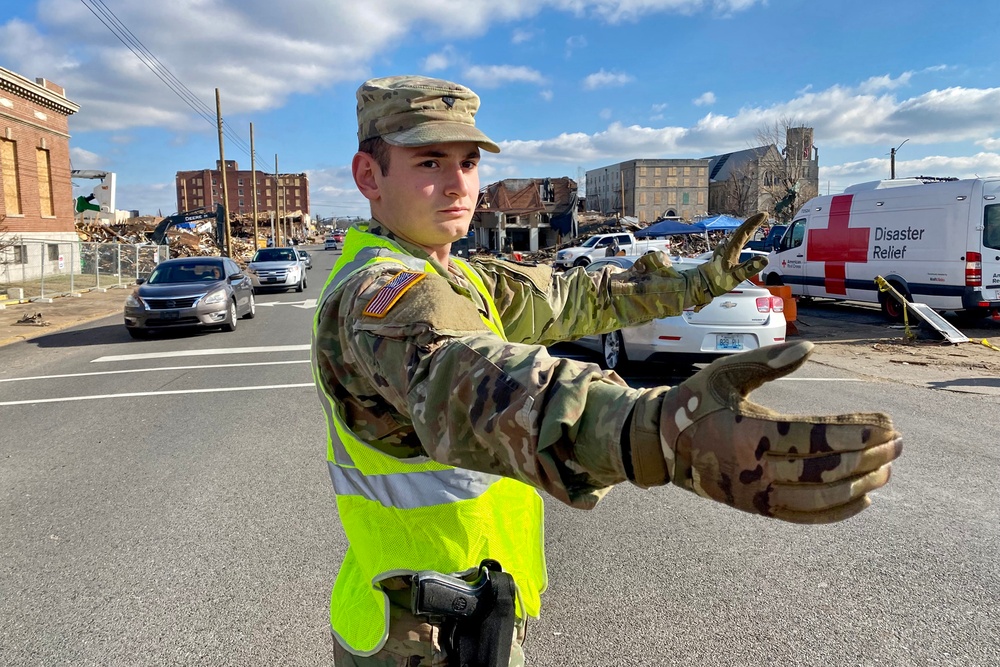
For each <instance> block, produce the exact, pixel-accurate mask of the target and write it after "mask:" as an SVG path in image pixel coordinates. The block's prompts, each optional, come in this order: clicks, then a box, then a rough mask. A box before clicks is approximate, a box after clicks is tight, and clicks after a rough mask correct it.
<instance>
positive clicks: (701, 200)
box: [698, 190, 705, 205]
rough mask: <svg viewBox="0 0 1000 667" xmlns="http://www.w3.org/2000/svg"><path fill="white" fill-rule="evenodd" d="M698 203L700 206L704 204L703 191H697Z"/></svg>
mask: <svg viewBox="0 0 1000 667" xmlns="http://www.w3.org/2000/svg"><path fill="white" fill-rule="evenodd" d="M698 203H699V204H701V205H704V204H705V191H704V190H698Z"/></svg>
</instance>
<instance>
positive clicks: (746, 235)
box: [696, 213, 767, 310]
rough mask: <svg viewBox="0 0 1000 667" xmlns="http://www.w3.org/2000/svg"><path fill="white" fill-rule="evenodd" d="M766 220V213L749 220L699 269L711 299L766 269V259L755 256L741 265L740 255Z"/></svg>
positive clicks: (751, 217) (758, 214)
mask: <svg viewBox="0 0 1000 667" xmlns="http://www.w3.org/2000/svg"><path fill="white" fill-rule="evenodd" d="M765 220H767V216H766V215H765V214H763V213H757V214H756V215H753V216H750V217H749V218H747V219H746V220H745V221H744V222H743V224H742V225H740V226H739V227H738V228H737V229H736V231H734V232H733V233H732V234H730V235H729V236H728V237H727V238H726V240H725V241H723V242H722V243H720V244H719V245H718V246H716V248H715V252H714V253H712V259H710V260H708V261H707V262H705V263H704V264H702V265H701V266H699V267H698V271H700V272H701V275H702V277H704V279H705V283H706V284H707V285H708V291H709V292H711V294H712V296H719V295H720V294H725V293H726V292H728V291H730V290H732V289H735V287H736V286H737V285H739V284H740V283H741V282H743V281H744V280H746V279H747V278H749V277H751V276H755V275H757V274H758V273H760V272H761V271H763V270H764V267H765V266H767V258H766V257H755V258H753V259H748V260H747V261H745V262H743V263H742V264H740V252H741V251H742V250H743V246H745V245H746V244H747V242H748V241H749V240H750V239H751V238H753V234H754V232H756V231H757V228H758V227H760V226H761V225H762V224H764V221H765ZM696 310H697V309H696Z"/></svg>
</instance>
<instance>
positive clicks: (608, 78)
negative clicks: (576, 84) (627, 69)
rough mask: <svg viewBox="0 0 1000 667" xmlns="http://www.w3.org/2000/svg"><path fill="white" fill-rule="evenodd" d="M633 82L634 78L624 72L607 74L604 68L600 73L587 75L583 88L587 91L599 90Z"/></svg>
mask: <svg viewBox="0 0 1000 667" xmlns="http://www.w3.org/2000/svg"><path fill="white" fill-rule="evenodd" d="M633 80H634V77H632V76H630V75H628V74H625V73H624V72H607V71H605V70H604V68H601V70H600V71H598V72H594V73H593V74H588V75H587V77H586V78H585V79H584V80H583V87H584V89H585V90H597V89H599V88H610V87H612V86H624V85H625V84H627V83H630V82H631V81H633Z"/></svg>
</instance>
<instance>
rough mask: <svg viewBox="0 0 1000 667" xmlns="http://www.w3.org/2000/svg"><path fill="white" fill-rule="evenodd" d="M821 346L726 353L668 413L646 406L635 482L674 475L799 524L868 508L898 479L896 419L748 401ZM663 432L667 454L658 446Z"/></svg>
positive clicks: (635, 454) (666, 407) (669, 404)
mask: <svg viewBox="0 0 1000 667" xmlns="http://www.w3.org/2000/svg"><path fill="white" fill-rule="evenodd" d="M811 350H812V344H811V343H807V342H800V343H790V344H785V345H777V346H773V347H766V348H762V349H760V350H753V351H751V352H745V353H742V354H738V355H733V356H729V357H724V358H722V359H719V360H717V361H715V362H713V363H712V364H710V365H709V366H708V367H706V368H705V369H704V370H702V371H701V372H699V373H696V374H695V375H694V376H692V377H691V378H690V379H688V380H687V381H685V382H684V383H682V384H681V385H679V386H677V387H674V388H673V389H671V390H669V391H667V392H666V393H664V394H660V396H662V402H661V403H660V410H659V414H658V418H657V417H654V415H653V414H651V404H649V406H644V405H642V404H639V403H637V405H636V408H635V411H634V413H633V423H632V427H631V431H630V436H631V438H630V439H631V445H632V452H631V454H632V456H631V461H630V462H631V464H632V466H633V467H634V477H633V481H635V482H636V483H637V484H639V485H640V486H652V485H654V484H656V483H661V484H662V483H665V482H667V481H670V482H673V483H674V484H675V485H677V486H680V487H682V488H685V489H688V490H690V491H694V492H695V493H697V494H698V495H700V496H703V497H705V498H711V499H713V500H717V501H718V502H720V503H725V504H726V505H730V506H732V507H735V508H736V509H740V510H743V511H745V512H751V513H754V514H762V515H764V516H770V517H775V518H778V519H783V520H785V521H792V522H795V523H832V522H834V521H841V520H843V519H846V518H848V517H851V516H853V515H855V514H857V513H858V512H860V511H861V510H863V509H865V508H866V507H868V505H869V504H870V503H871V500H870V499H869V498H868V496H867V494H868V492H869V491H873V490H875V489H877V488H879V487H880V486H882V485H883V484H885V483H886V482H887V481H888V480H889V467H890V463H891V462H892V461H893V460H894V459H895V458H896V457H897V456H899V454H900V452H901V451H902V438H901V436H900V434H899V433H898V432H896V431H895V430H894V429H893V426H892V420H891V419H890V418H889V416H888V415H885V414H881V413H867V414H866V413H855V414H844V415H828V416H793V415H782V414H778V413H775V412H773V411H771V410H769V409H768V408H765V407H763V406H761V405H758V404H756V403H753V402H751V401H749V400H747V395H748V394H749V393H750V392H751V391H753V390H754V389H756V388H757V387H759V386H761V385H762V384H763V383H765V382H768V381H770V380H776V379H777V378H779V377H782V376H783V375H787V374H789V373H791V372H792V371H794V370H795V369H797V368H799V367H800V366H802V364H803V363H805V361H806V358H807V357H808V356H809V353H810V351H811ZM655 422H658V423H655ZM653 428H656V429H657V430H658V431H659V440H660V443H659V444H660V446H661V451H660V455H661V457H662V458H660V459H655V458H654V457H653V456H654V452H653V451H652V447H650V446H649V444H650V442H649V440H650V438H649V437H648V436H649V435H650V431H651V430H652V429H653ZM657 478H659V480H662V481H658V479H657Z"/></svg>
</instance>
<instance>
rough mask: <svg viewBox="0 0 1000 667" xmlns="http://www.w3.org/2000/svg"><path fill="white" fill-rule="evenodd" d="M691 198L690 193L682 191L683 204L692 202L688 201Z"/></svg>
mask: <svg viewBox="0 0 1000 667" xmlns="http://www.w3.org/2000/svg"><path fill="white" fill-rule="evenodd" d="M689 199H690V196H689V195H688V193H686V192H682V193H681V204H682V205H683V204H689V203H690V202H689V201H688V200H689Z"/></svg>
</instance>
